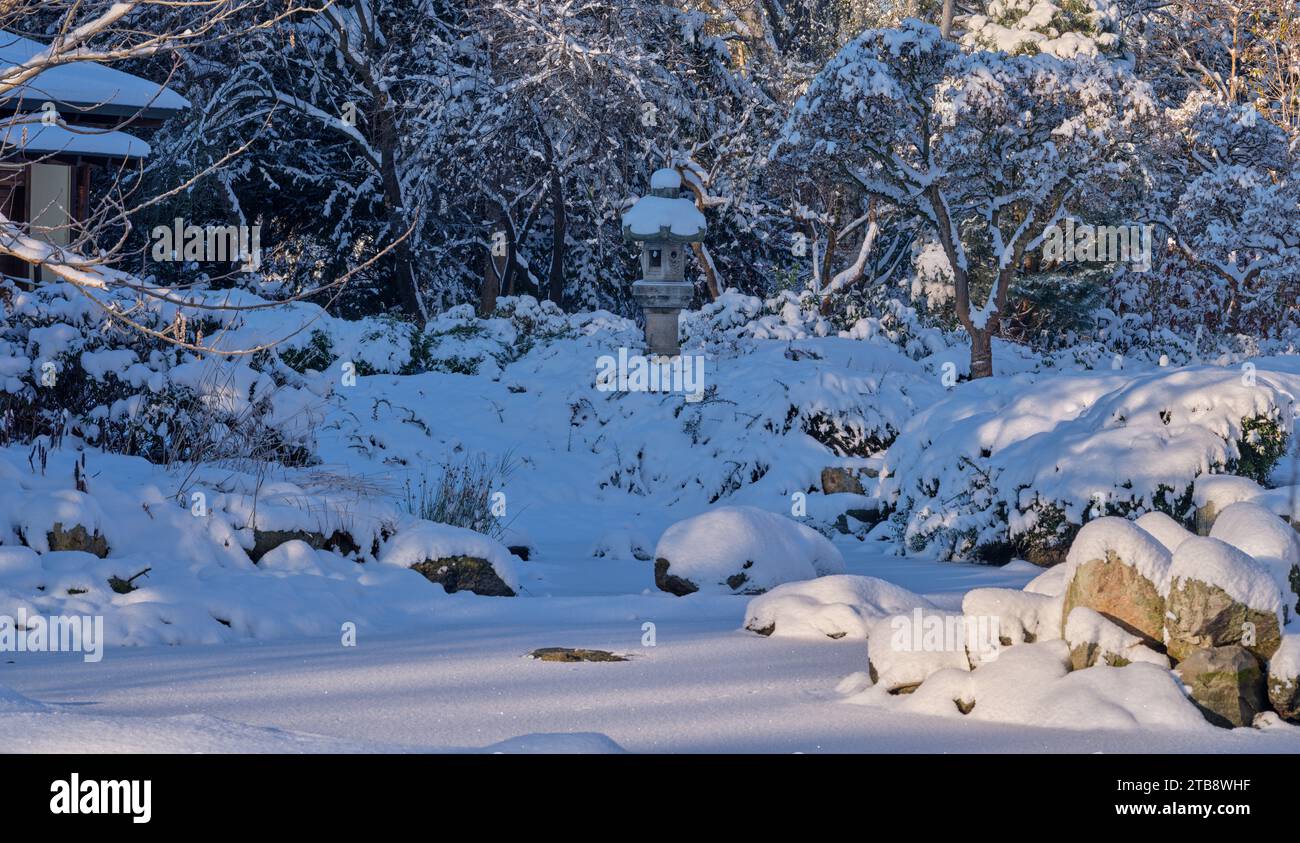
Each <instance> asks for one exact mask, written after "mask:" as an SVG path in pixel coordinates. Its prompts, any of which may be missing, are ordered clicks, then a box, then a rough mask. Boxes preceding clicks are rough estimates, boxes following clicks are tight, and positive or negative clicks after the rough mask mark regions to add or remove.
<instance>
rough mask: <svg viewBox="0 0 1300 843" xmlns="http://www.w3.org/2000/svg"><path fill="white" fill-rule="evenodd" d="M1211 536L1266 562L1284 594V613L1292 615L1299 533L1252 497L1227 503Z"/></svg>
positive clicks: (1299, 550)
mask: <svg viewBox="0 0 1300 843" xmlns="http://www.w3.org/2000/svg"><path fill="white" fill-rule="evenodd" d="M1210 538H1214V539H1219V540H1220V541H1224V542H1227V543H1228V544H1230V545H1232V546H1233V547H1235V548H1237V549H1238V550H1240V551H1242V552H1243V553H1245V554H1246V555H1247V556H1250V557H1252V558H1253V559H1254V560H1255V561H1256V562H1260V563H1262V564H1264V565H1266V566H1267V567H1268V569H1269V571H1270V572H1271V573H1272V574H1273V579H1274V581H1275V582H1276V583H1277V587H1278V591H1280V592H1281V593H1282V595H1283V617H1284V618H1285V617H1289V616H1290V607H1291V602H1292V601H1293V600H1294V597H1295V595H1294V594H1293V592H1292V590H1291V571H1292V569H1293V568H1295V567H1296V566H1297V565H1300V537H1297V535H1296V531H1295V530H1293V529H1291V525H1289V524H1287V523H1286V522H1285V521H1283V520H1282V519H1281V518H1279V517H1277V516H1276V515H1274V514H1273V513H1272V512H1271V511H1269V510H1268V509H1265V508H1264V507H1262V506H1260V505H1259V504H1257V503H1255V502H1253V501H1241V502H1239V503H1234V504H1229V505H1228V506H1226V507H1224V508H1223V509H1222V510H1221V511H1220V512H1219V515H1218V518H1216V519H1215V521H1214V526H1213V527H1212V528H1211V529H1210Z"/></svg>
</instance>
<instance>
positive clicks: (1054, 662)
mask: <svg viewBox="0 0 1300 843" xmlns="http://www.w3.org/2000/svg"><path fill="white" fill-rule="evenodd" d="M851 701H852V702H856V703H860V704H866V705H891V706H896V707H897V708H898V709H899V710H901V711H906V712H910V713H914V714H928V715H935V716H940V717H951V718H961V717H965V718H969V719H971V720H982V721H986V722H993V723H1011V724H1016V725H1026V726H1038V727H1043V728H1053V729H1074V730H1090V729H1105V730H1115V731H1123V730H1138V729H1145V728H1151V727H1157V728H1174V729H1180V730H1188V731H1191V732H1193V734H1194V733H1195V731H1197V730H1209V728H1210V727H1209V726H1208V725H1207V724H1206V723H1205V720H1204V718H1203V717H1202V716H1201V714H1200V713H1198V712H1197V710H1196V708H1195V706H1194V705H1193V704H1192V703H1191V701H1190V700H1188V698H1187V695H1186V694H1185V693H1184V692H1183V690H1182V688H1181V687H1180V686H1179V683H1178V681H1177V679H1176V678H1175V676H1174V675H1173V673H1171V672H1170V671H1168V670H1165V669H1162V668H1160V667H1158V666H1156V665H1151V664H1131V665H1128V666H1127V667H1108V666H1106V665H1098V666H1097V667H1093V668H1090V669H1088V670H1076V671H1072V670H1070V654H1069V646H1068V645H1067V644H1066V643H1065V642H1064V641H1061V640H1059V639H1057V640H1052V641H1040V642H1037V643H1034V644H1024V645H1021V646H1018V647H1011V648H1009V649H1007V650H1004V651H1003V653H1002V655H1001V656H1000V657H999V658H998V659H997V660H996V661H993V662H989V663H986V664H984V665H982V666H980V667H978V668H977V669H975V670H973V671H965V670H941V671H937V672H935V673H933V674H931V675H930V676H929V677H927V678H926V680H925V682H924V684H922V685H921V686H920V687H919V688H917V689H916V690H915V692H914V693H912V694H910V695H909V696H906V697H897V696H889V695H888V694H885V693H883V692H882V691H881V690H878V689H875V688H869V689H867V690H866V691H863V692H861V693H860V694H858V695H857V696H856V697H854V698H852V699H851Z"/></svg>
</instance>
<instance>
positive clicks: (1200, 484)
mask: <svg viewBox="0 0 1300 843" xmlns="http://www.w3.org/2000/svg"><path fill="white" fill-rule="evenodd" d="M1263 493H1264V487H1262V486H1260V485H1259V484H1258V483H1256V482H1255V481H1254V480H1251V479H1250V478H1249V477H1237V476H1236V475H1232V474H1204V475H1202V476H1200V477H1198V478H1196V485H1195V488H1194V489H1193V492H1192V503H1193V504H1194V505H1195V507H1196V532H1197V533H1198V534H1199V535H1202V536H1208V535H1209V534H1210V530H1211V528H1213V527H1214V520H1215V519H1216V518H1218V516H1219V512H1221V511H1222V510H1223V509H1225V508H1227V507H1229V506H1231V505H1232V504H1234V503H1238V502H1240V501H1249V500H1254V499H1255V498H1257V497H1259V496H1260V495H1262V494H1263Z"/></svg>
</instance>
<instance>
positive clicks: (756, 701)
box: [0, 541, 1300, 752]
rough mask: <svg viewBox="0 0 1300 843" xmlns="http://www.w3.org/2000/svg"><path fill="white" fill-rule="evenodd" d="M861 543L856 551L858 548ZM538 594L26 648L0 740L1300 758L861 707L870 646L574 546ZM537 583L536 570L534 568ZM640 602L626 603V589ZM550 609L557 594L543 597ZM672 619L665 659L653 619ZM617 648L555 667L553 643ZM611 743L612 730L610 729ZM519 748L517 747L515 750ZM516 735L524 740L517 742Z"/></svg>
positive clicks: (930, 583) (951, 570)
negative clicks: (347, 624)
mask: <svg viewBox="0 0 1300 843" xmlns="http://www.w3.org/2000/svg"><path fill="white" fill-rule="evenodd" d="M852 544H853V545H856V544H858V543H857V542H856V541H854V542H852ZM843 549H844V550H845V553H846V557H848V568H849V571H850V572H851V573H855V574H870V575H873V576H879V577H882V578H885V579H887V580H890V581H893V582H897V583H899V584H901V585H903V586H904V587H907V588H909V589H912V590H914V591H918V592H920V593H922V594H924V595H925V596H927V597H928V598H929V599H930V600H931V601H932V602H934V603H936V604H938V605H940V606H947V607H950V608H956V607H957V606H959V604H960V600H961V597H962V595H963V594H964V593H965V592H966V591H967V590H969V589H971V588H975V587H983V586H1000V587H1020V586H1022V585H1024V584H1025V583H1026V582H1028V581H1029V579H1031V577H1032V576H1033V574H1034V572H1033V571H1030V570H1027V569H1026V568H1024V567H1021V566H1013V567H1012V569H1011V570H1004V569H998V568H989V567H986V566H975V565H965V564H955V563H947V562H945V563H939V562H922V561H918V560H915V559H902V558H898V557H880V556H869V555H864V554H863V553H862V552H861V551H858V552H856V553H855V552H854V548H853V547H852V545H851V544H850V543H848V542H846V543H844V544H843ZM528 568H529V569H530V570H532V576H533V580H532V582H533V584H534V586H536V587H537V595H536V596H534V597H533V598H531V599H516V600H511V599H507V598H477V597H473V596H469V595H459V597H460V599H456V597H455V596H453V597H452V598H450V599H448V600H447V601H445V602H444V603H442V604H441V605H442V609H443V611H442V613H441V615H440V616H439V617H438V618H437V619H436V620H434V621H432V622H431V623H430V624H429V625H428V626H427V627H426V628H423V629H419V630H410V631H406V632H402V633H388V634H376V635H373V636H370V635H362V636H360V638H359V639H358V642H357V646H356V647H355V648H345V647H343V646H341V645H340V641H339V638H338V637H313V638H302V639H283V640H275V641H271V642H243V643H235V644H225V645H218V646H183V647H164V646H148V647H125V648H114V649H111V650H110V651H109V652H108V653H107V654H106V655H105V657H104V659H103V661H101V662H99V663H94V664H90V663H85V662H84V661H83V660H82V659H81V657H80V656H79V655H75V654H59V655H50V654H29V653H24V654H7V655H6V657H5V658H3V659H0V685H5V686H8V687H9V688H11V689H13V690H14V691H16V692H18V693H19V694H21V695H23V696H25V697H27V698H29V699H30V700H38V701H39V702H40V703H43V704H44V705H39V706H38V705H31V704H28V703H21V702H17V701H14V700H7V699H5V698H4V697H0V747H4V748H5V749H7V750H10V751H22V752H28V751H37V752H113V751H128V752H131V751H135V752H143V751H173V752H219V751H254V752H256V751H266V752H317V751H326V752H339V751H342V752H347V751H399V752H400V751H442V750H450V749H461V750H465V749H477V750H484V749H486V750H487V751H582V752H592V751H616V750H617V749H618V748H622V749H623V750H627V751H632V752H919V751H925V752H1135V751H1143V752H1145V751H1151V752H1300V728H1296V727H1291V726H1276V727H1273V728H1270V729H1267V730H1252V729H1238V730H1233V731H1228V730H1216V729H1212V728H1209V727H1206V728H1204V729H1200V728H1197V729H1192V730H1178V729H1153V728H1146V729H1141V730H1139V729H1137V728H1136V727H1135V728H1134V729H1131V730H1130V729H1124V730H1100V731H1098V730H1084V729H1060V728H1056V729H1045V728H1035V727H1028V726H1022V725H1010V724H996V723H979V722H968V721H965V720H953V719H951V718H938V717H928V716H923V715H915V714H903V713H897V712H894V711H889V710H886V709H883V708H875V707H867V706H860V705H852V704H847V703H846V702H845V700H846V698H847V695H845V694H844V693H842V692H841V691H840V690H837V686H839V685H840V683H841V681H842V680H844V679H845V678H846V677H849V676H851V675H852V674H854V673H859V672H861V671H863V670H865V668H866V656H865V645H864V644H863V642H862V641H854V640H849V639H844V640H840V641H832V640H829V639H822V640H815V639H794V638H781V637H772V638H764V637H760V636H757V635H754V634H753V633H750V632H746V631H744V630H742V629H740V625H741V621H742V618H743V615H744V610H745V605H746V602H747V600H746V598H744V597H740V596H717V595H704V594H699V595H692V596H688V597H684V598H677V597H672V596H670V595H667V594H663V593H661V592H658V591H656V590H655V589H654V587H653V582H652V577H651V573H650V571H649V569H648V568H647V567H646V566H645V565H644V564H641V563H638V562H635V561H631V560H627V561H614V562H610V561H606V560H602V559H583V558H580V557H578V556H577V555H576V554H574V555H572V556H570V555H566V554H564V553H561V552H556V553H555V554H554V555H553V558H552V559H550V560H549V561H547V562H538V563H535V564H530V565H529V566H528ZM533 569H535V570H533ZM615 592H621V593H622V594H623V596H611V594H612V593H615ZM542 595H545V596H542ZM646 622H651V623H654V624H655V646H653V647H649V646H643V644H642V640H643V636H644V634H645V633H644V632H643V625H644V624H645V623H646ZM546 646H570V647H594V648H601V649H608V650H611V651H613V652H616V653H620V654H625V655H627V656H629V657H630V658H629V661H626V662H613V663H578V664H569V663H552V662H543V661H536V660H532V659H529V658H527V657H526V654H527V653H529V652H531V651H532V650H534V649H536V648H539V647H546ZM601 736H604V737H601ZM512 739H517V740H512ZM507 741H510V743H504V744H503V743H502V742H507Z"/></svg>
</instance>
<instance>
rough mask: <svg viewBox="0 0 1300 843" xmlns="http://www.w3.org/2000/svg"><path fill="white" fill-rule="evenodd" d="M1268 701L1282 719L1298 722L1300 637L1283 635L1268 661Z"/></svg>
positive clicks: (1299, 715) (1299, 713)
mask: <svg viewBox="0 0 1300 843" xmlns="http://www.w3.org/2000/svg"><path fill="white" fill-rule="evenodd" d="M1268 701H1269V703H1270V704H1271V705H1272V706H1273V710H1274V711H1276V712H1277V713H1278V714H1279V715H1281V716H1282V718H1283V719H1285V720H1289V721H1291V722H1293V723H1298V722H1300V635H1284V636H1283V637H1282V645H1281V646H1280V647H1278V648H1277V652H1276V653H1274V654H1273V658H1271V659H1269V662H1268Z"/></svg>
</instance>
